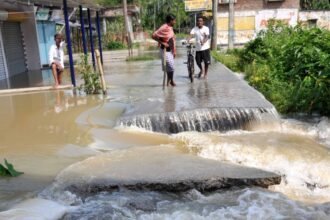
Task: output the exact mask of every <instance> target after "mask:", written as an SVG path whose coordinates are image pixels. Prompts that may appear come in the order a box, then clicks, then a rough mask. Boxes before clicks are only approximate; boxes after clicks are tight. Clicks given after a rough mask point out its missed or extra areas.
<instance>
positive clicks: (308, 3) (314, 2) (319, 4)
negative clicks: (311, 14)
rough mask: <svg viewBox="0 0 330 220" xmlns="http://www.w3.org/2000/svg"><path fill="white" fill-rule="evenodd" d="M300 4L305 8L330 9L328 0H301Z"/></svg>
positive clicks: (329, 0)
mask: <svg viewBox="0 0 330 220" xmlns="http://www.w3.org/2000/svg"><path fill="white" fill-rule="evenodd" d="M300 6H301V8H302V9H305V10H324V9H330V0H301V1H300Z"/></svg>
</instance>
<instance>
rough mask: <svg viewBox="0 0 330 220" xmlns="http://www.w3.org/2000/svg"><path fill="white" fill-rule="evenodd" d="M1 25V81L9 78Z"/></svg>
mask: <svg viewBox="0 0 330 220" xmlns="http://www.w3.org/2000/svg"><path fill="white" fill-rule="evenodd" d="M1 26H2V25H1V23H0V80H3V79H6V78H7V69H6V60H5V55H4V50H3V44H2V37H1Z"/></svg>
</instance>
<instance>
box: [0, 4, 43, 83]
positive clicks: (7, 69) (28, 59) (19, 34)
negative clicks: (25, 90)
mask: <svg viewBox="0 0 330 220" xmlns="http://www.w3.org/2000/svg"><path fill="white" fill-rule="evenodd" d="M37 39H38V36H37V28H36V22H35V10H34V6H33V5H26V4H19V3H17V2H16V1H7V0H5V1H1V2H0V80H4V79H8V78H10V77H13V76H15V75H18V74H20V73H23V72H26V71H28V70H36V69H40V56H39V53H38V51H39V46H38V40H37Z"/></svg>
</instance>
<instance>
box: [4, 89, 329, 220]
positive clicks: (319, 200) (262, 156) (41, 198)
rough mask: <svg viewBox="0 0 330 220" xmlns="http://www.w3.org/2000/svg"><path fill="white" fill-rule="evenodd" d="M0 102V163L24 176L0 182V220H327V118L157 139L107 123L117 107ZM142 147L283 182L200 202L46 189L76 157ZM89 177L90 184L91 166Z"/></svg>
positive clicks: (70, 99)
mask: <svg viewBox="0 0 330 220" xmlns="http://www.w3.org/2000/svg"><path fill="white" fill-rule="evenodd" d="M0 103H1V106H6V108H1V110H0V111H1V114H0V117H1V119H0V120H1V124H0V131H1V133H0V140H1V142H0V156H1V159H2V158H6V159H8V160H9V161H10V162H12V163H13V164H14V165H15V167H16V168H17V169H18V170H20V171H24V172H25V174H24V175H22V176H20V177H18V178H2V179H0V210H1V211H3V212H0V219H57V218H62V219H329V218H330V172H329V171H330V121H329V119H328V118H314V119H313V120H309V121H302V120H296V119H276V120H277V121H275V122H274V123H262V122H261V123H257V124H254V125H251V126H249V127H245V128H244V130H240V129H236V130H230V131H209V132H204V133H199V132H196V131H185V132H178V133H177V134H165V133H156V132H152V131H148V130H145V129H143V128H137V127H125V126H122V125H120V123H118V122H117V119H119V117H120V116H121V115H122V114H123V112H124V111H125V109H129V108H130V103H129V102H128V101H127V99H125V98H111V96H110V97H105V98H103V97H101V96H100V97H99V96H91V97H85V96H82V95H78V96H75V95H73V94H72V92H71V91H57V92H43V93H31V94H17V95H11V96H0ZM205 111H206V110H205ZM236 113H237V114H239V112H236ZM194 114H201V115H200V117H204V116H205V115H204V116H203V114H209V113H207V112H203V111H202V112H199V113H198V112H195V113H194ZM205 117H206V116H205ZM275 118H276V117H275ZM273 119H274V117H273ZM146 146H150V147H167V146H168V147H174V148H178V149H180V150H181V151H182V152H185V153H187V154H193V155H197V156H200V157H204V158H210V159H214V160H219V161H226V162H229V163H233V164H240V165H247V166H251V167H256V168H261V169H264V170H268V171H272V172H275V173H278V174H280V175H282V176H283V181H282V183H281V184H280V185H278V186H272V187H271V188H270V189H260V188H244V189H240V188H237V189H236V188H234V189H230V190H219V191H216V192H211V193H204V194H202V193H201V192H198V191H197V190H190V191H188V192H182V193H176V194H175V193H160V192H154V191H132V190H126V189H119V190H116V191H114V192H100V193H95V194H92V195H87V196H86V195H85V196H84V195H80V194H74V193H72V192H68V191H65V190H63V189H61V187H59V186H58V185H56V184H58V182H60V181H56V182H55V181H54V180H55V179H56V176H57V175H58V174H59V173H60V172H61V171H63V170H65V169H66V168H67V167H68V166H70V165H71V164H75V163H77V162H79V161H82V160H85V159H86V158H89V157H95V158H98V159H99V160H101V162H102V160H106V159H107V158H106V157H104V153H106V152H112V151H116V152H118V151H124V150H126V149H133V148H139V147H146ZM164 156H165V155H164ZM89 168H90V170H91V172H90V176H91V177H92V176H93V173H92V170H93V169H98V167H97V166H96V165H95V167H93V164H91V167H89ZM187 172H193V170H187ZM58 178H60V177H57V180H58ZM72 178H74V177H72Z"/></svg>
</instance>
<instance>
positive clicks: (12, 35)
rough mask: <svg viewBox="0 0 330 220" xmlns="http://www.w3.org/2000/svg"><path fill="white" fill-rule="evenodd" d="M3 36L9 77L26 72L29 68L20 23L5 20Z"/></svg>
mask: <svg viewBox="0 0 330 220" xmlns="http://www.w3.org/2000/svg"><path fill="white" fill-rule="evenodd" d="M2 38H3V47H4V48H5V54H6V60H7V68H8V73H9V77H10V76H14V75H16V74H19V73H23V72H25V71H26V70H27V69H26V62H25V54H24V47H23V40H22V32H21V26H20V23H18V22H7V21H5V22H4V23H3V26H2Z"/></svg>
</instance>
